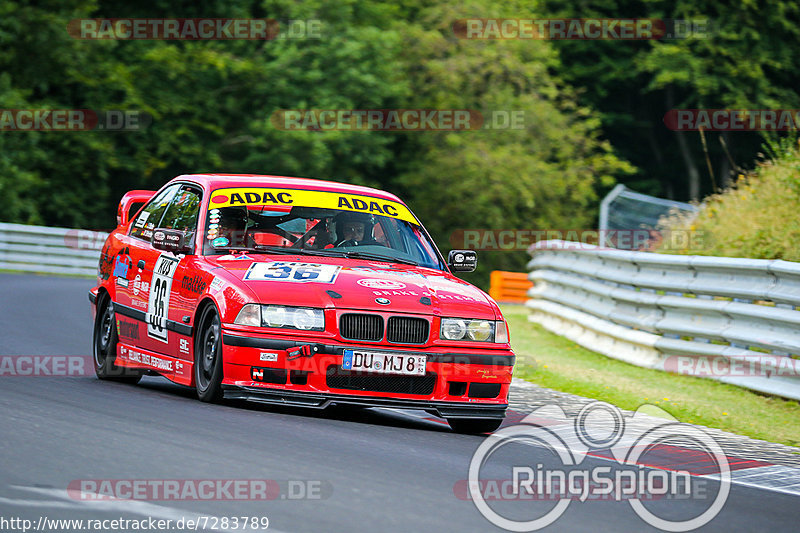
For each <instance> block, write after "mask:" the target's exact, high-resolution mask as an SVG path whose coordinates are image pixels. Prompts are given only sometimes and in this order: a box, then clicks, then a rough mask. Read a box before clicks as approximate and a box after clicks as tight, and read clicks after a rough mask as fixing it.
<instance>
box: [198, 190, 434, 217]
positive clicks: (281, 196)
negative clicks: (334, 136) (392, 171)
mask: <svg viewBox="0 0 800 533" xmlns="http://www.w3.org/2000/svg"><path fill="white" fill-rule="evenodd" d="M238 205H283V206H287V207H294V206H300V207H318V208H322V209H342V210H344V211H354V212H356V213H369V214H372V215H382V216H386V217H390V218H396V219H399V220H404V221H406V222H410V223H412V224H419V222H418V221H417V219H416V218H414V215H412V214H411V211H410V210H409V209H408V207H406V206H405V205H403V204H402V203H400V202H395V201H392V200H386V199H384V198H375V197H372V196H364V195H361V194H347V193H339V192H330V191H308V190H300V189H277V188H268V187H237V188H230V189H217V190H216V191H214V192H213V193H212V194H211V201H210V202H209V209H211V210H213V209H217V208H220V207H229V206H238Z"/></svg>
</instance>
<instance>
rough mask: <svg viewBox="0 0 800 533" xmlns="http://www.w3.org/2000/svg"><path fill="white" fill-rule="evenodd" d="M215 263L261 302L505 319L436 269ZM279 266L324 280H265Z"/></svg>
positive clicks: (266, 260) (264, 258) (255, 258)
mask: <svg viewBox="0 0 800 533" xmlns="http://www.w3.org/2000/svg"><path fill="white" fill-rule="evenodd" d="M209 259H210V262H211V263H212V265H213V266H216V267H219V268H220V269H224V270H225V271H226V272H227V273H228V275H229V276H232V277H233V278H234V279H235V280H237V281H238V282H239V283H240V284H241V285H243V286H246V287H247V288H248V289H250V291H251V292H252V293H253V295H254V296H255V298H256V299H257V300H258V302H260V303H276V304H281V305H291V306H306V307H322V308H331V307H336V308H341V309H361V310H364V309H369V310H373V311H381V310H385V311H390V312H396V313H414V314H426V315H438V316H454V317H463V318H483V319H489V320H494V319H498V318H499V316H500V313H499V310H498V308H497V305H496V304H495V303H494V300H492V299H491V298H490V297H489V296H488V295H487V294H486V293H485V292H483V291H482V290H480V289H478V288H477V287H474V286H473V285H470V284H469V283H466V282H464V281H462V280H460V279H458V278H456V277H455V276H453V275H451V274H449V273H447V272H442V271H440V270H435V269H430V268H422V267H414V266H410V265H401V264H396V263H394V264H392V263H383V262H377V261H364V260H354V259H347V258H340V257H309V256H307V255H297V256H290V255H280V256H276V255H266V254H264V255H262V254H246V255H228V256H220V257H213V258H209ZM276 263H280V264H281V265H285V266H290V267H294V271H293V274H294V273H296V272H297V271H298V270H299V269H301V268H304V266H310V267H311V270H313V271H314V272H322V275H320V276H319V277H318V278H322V279H323V281H322V282H320V281H316V280H306V281H303V280H301V279H302V278H303V276H304V274H303V272H308V271H307V270H306V271H300V273H299V274H297V275H292V276H290V277H291V280H286V279H272V278H271V277H270V276H265V275H264V273H265V272H271V273H274V267H276V266H281V265H276ZM270 264H271V265H270ZM287 264H294V265H287ZM270 267H273V268H270ZM287 270H290V269H287ZM215 273H218V271H217V272H215ZM305 275H308V274H305ZM298 278H299V279H298ZM387 300H388V302H387Z"/></svg>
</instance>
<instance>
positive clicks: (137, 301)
mask: <svg viewBox="0 0 800 533" xmlns="http://www.w3.org/2000/svg"><path fill="white" fill-rule="evenodd" d="M131 305H132V306H133V307H138V308H139V309H147V302H145V301H144V300H140V299H138V298H131Z"/></svg>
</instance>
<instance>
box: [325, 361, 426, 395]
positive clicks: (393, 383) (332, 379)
mask: <svg viewBox="0 0 800 533" xmlns="http://www.w3.org/2000/svg"><path fill="white" fill-rule="evenodd" d="M325 383H326V384H327V385H328V387H329V388H331V389H346V390H362V391H370V392H388V393H395V394H416V395H420V396H428V395H430V394H433V389H434V388H436V374H435V373H434V372H429V373H427V374H425V375H424V376H393V375H387V374H369V373H364V372H352V371H350V370H344V369H343V368H341V367H338V366H336V365H331V366H329V367H328V370H327V372H326V375H325Z"/></svg>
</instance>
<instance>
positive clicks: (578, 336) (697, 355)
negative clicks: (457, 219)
mask: <svg viewBox="0 0 800 533" xmlns="http://www.w3.org/2000/svg"><path fill="white" fill-rule="evenodd" d="M529 251H530V253H531V255H532V256H533V259H532V260H531V261H530V262H529V263H528V270H529V271H530V274H529V278H530V280H531V281H533V282H534V287H533V288H531V289H530V290H529V291H528V296H529V297H530V298H531V299H529V300H528V302H527V303H526V305H527V306H528V307H529V308H530V309H531V314H530V316H529V320H531V321H532V322H537V323H539V324H541V325H543V326H544V327H545V328H547V329H549V330H551V331H553V332H555V333H558V334H560V335H564V336H565V337H567V338H570V339H571V340H573V341H575V342H577V343H578V344H581V345H583V346H585V347H587V348H589V349H591V350H594V351H596V352H600V353H602V354H605V355H607V356H610V357H614V358H616V359H621V360H623V361H627V362H629V363H633V364H635V365H638V366H643V367H648V368H656V369H661V370H667V371H673V372H679V373H685V374H690V375H700V376H702V377H711V378H713V379H717V380H719V381H723V382H726V383H731V384H735V385H739V386H742V387H746V388H749V389H753V390H757V391H760V392H765V393H768V394H775V395H779V396H784V397H787V398H793V399H800V310H798V306H800V263H793V262H789V261H782V260H773V261H770V260H761V259H736V258H723V257H707V256H682V255H665V254H655V253H650V252H633V251H620V250H609V249H601V248H597V247H594V246H591V245H587V244H581V243H570V242H566V241H546V242H539V243H537V244H536V245H534V246H532V247H531V248H530V250H529Z"/></svg>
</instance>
